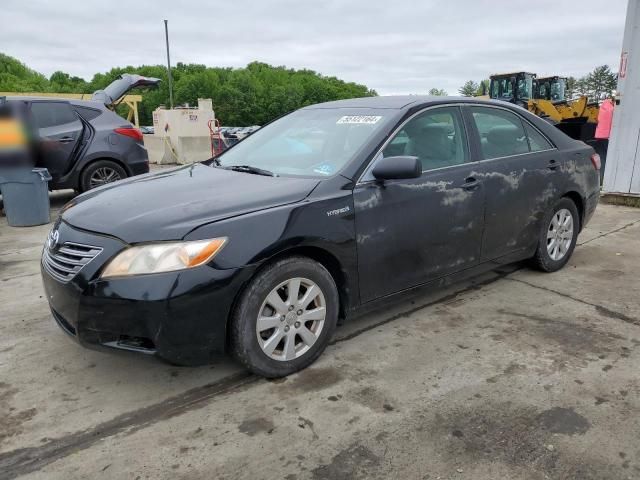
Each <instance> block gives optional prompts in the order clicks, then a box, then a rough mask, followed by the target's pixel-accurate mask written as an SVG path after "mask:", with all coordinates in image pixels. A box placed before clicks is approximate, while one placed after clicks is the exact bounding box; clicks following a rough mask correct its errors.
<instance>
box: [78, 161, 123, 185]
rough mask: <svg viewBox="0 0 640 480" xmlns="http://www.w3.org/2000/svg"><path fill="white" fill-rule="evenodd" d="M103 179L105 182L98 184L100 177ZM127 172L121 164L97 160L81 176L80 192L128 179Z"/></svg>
mask: <svg viewBox="0 0 640 480" xmlns="http://www.w3.org/2000/svg"><path fill="white" fill-rule="evenodd" d="M100 176H102V177H103V180H104V181H103V182H102V183H100V184H98V183H97V182H98V177H100ZM127 176H128V175H127V172H126V171H125V169H124V168H122V166H120V164H118V163H116V162H114V161H112V160H97V161H95V162H92V163H90V164H89V165H87V166H86V167H85V169H84V170H83V171H82V174H81V175H80V191H81V192H86V191H87V190H91V189H92V188H96V187H99V186H102V185H106V184H107V183H111V182H115V181H117V180H122V179H123V178H127Z"/></svg>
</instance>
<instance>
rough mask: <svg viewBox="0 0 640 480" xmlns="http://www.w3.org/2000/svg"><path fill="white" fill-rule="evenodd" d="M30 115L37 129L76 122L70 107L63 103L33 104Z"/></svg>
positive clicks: (76, 119) (76, 117)
mask: <svg viewBox="0 0 640 480" xmlns="http://www.w3.org/2000/svg"><path fill="white" fill-rule="evenodd" d="M31 114H32V115H33V120H34V122H35V124H36V127H38V128H50V127H57V126H60V125H66V124H69V123H73V122H76V121H78V116H77V114H76V113H75V112H74V111H73V109H72V108H71V105H69V104H68V103H63V102H34V103H32V104H31Z"/></svg>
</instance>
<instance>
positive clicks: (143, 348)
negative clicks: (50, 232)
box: [41, 223, 251, 365]
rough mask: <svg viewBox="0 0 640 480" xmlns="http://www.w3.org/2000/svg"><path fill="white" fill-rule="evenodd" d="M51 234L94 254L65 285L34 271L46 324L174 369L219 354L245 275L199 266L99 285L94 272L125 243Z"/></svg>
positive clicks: (65, 231)
mask: <svg viewBox="0 0 640 480" xmlns="http://www.w3.org/2000/svg"><path fill="white" fill-rule="evenodd" d="M58 231H59V233H60V240H59V243H60V244H62V243H64V242H76V243H79V244H84V245H94V246H99V247H100V248H102V251H101V252H100V254H99V255H97V256H96V257H95V258H94V259H93V260H92V261H91V262H90V263H88V264H87V265H86V266H84V267H83V268H82V269H81V270H80V272H78V273H77V274H76V275H75V277H73V278H72V279H71V280H69V281H67V282H63V281H60V280H59V279H57V278H55V277H54V276H53V275H51V274H50V273H49V271H48V269H47V268H45V267H44V266H41V271H42V279H43V283H44V289H45V292H46V295H47V300H48V302H49V306H50V308H51V311H52V314H53V317H54V319H55V320H56V322H57V323H58V325H59V326H60V327H61V328H62V329H63V330H64V331H65V332H66V333H67V334H69V335H70V336H72V337H73V338H74V339H75V340H76V341H77V342H79V343H80V344H82V345H83V346H85V347H88V348H100V349H103V348H106V349H119V350H130V351H137V352H143V353H147V354H153V355H156V356H158V357H160V358H163V359H164V360H167V361H169V362H171V363H175V364H179V365H198V364H204V363H207V362H208V361H209V360H210V359H211V358H212V357H213V356H215V355H217V354H220V353H222V352H224V350H225V344H226V326H227V319H228V317H229V313H230V311H231V308H232V306H233V302H234V300H235V297H236V294H237V293H238V292H239V291H240V289H241V288H242V286H243V285H244V283H245V282H246V281H247V280H248V279H249V277H250V274H251V272H250V271H249V270H250V269H248V268H244V269H227V270H219V269H216V268H213V267H210V266H208V265H205V266H202V267H198V268H194V269H190V270H184V271H180V272H172V273H161V274H152V275H144V276H138V277H129V278H119V279H110V280H101V279H99V278H98V276H99V273H100V271H101V270H102V267H103V266H104V265H105V263H106V262H107V261H108V260H109V259H110V258H112V257H113V256H114V255H115V254H116V253H118V252H119V251H121V250H122V249H123V248H125V247H126V244H124V243H123V242H121V241H119V240H117V239H114V238H112V237H105V236H101V235H95V234H89V233H86V232H82V231H79V230H76V229H74V228H72V227H70V226H69V225H67V224H65V223H61V224H60V226H59V227H58ZM45 248H47V247H46V246H45Z"/></svg>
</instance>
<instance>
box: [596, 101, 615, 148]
mask: <svg viewBox="0 0 640 480" xmlns="http://www.w3.org/2000/svg"><path fill="white" fill-rule="evenodd" d="M612 119H613V101H611V99H610V98H607V99H606V100H605V101H604V102H602V103H601V104H600V111H599V112H598V125H597V126H596V138H599V139H609V133H610V132H611V121H612Z"/></svg>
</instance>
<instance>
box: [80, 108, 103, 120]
mask: <svg viewBox="0 0 640 480" xmlns="http://www.w3.org/2000/svg"><path fill="white" fill-rule="evenodd" d="M73 109H74V110H75V111H76V112H77V113H78V115H80V116H81V117H82V118H84V119H85V120H86V121H90V120H93V119H94V118H96V117H97V116H98V115H100V114H101V113H102V112H101V111H100V110H98V109H96V108H89V107H79V106H78V105H74V106H73Z"/></svg>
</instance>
